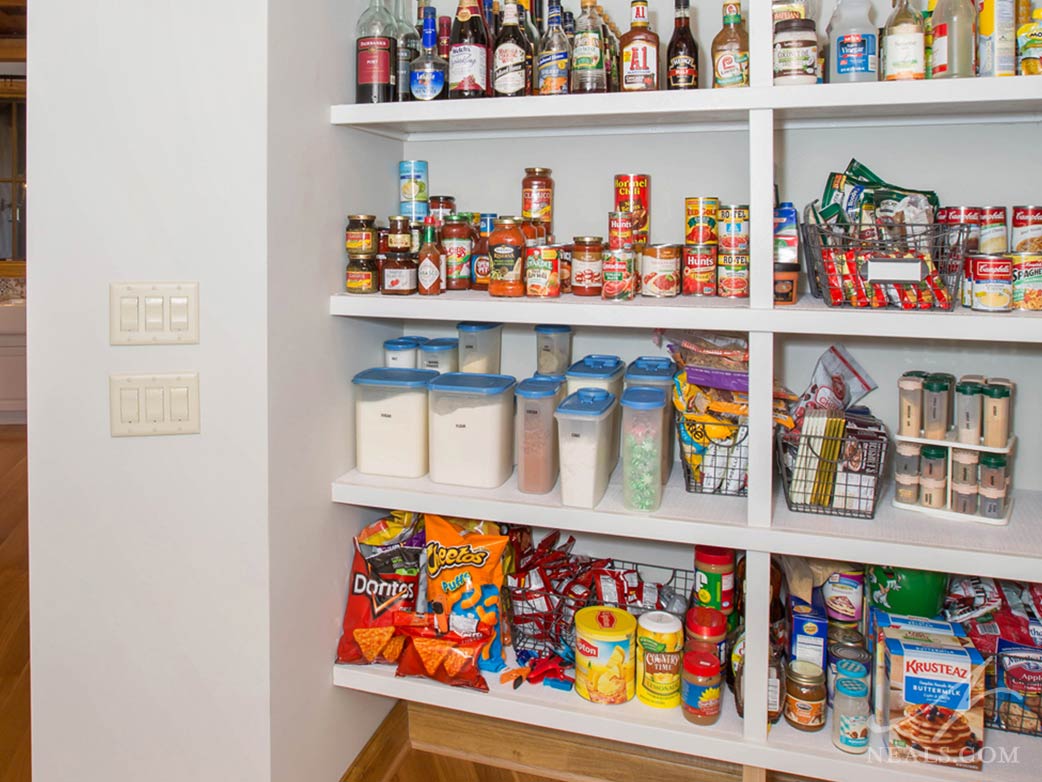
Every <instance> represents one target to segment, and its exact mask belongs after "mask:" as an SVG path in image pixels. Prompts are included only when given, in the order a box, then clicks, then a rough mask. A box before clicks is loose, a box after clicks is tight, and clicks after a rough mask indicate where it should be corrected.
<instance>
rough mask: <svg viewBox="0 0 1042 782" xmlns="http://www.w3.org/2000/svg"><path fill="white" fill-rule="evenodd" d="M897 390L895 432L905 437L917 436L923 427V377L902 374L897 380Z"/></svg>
mask: <svg viewBox="0 0 1042 782" xmlns="http://www.w3.org/2000/svg"><path fill="white" fill-rule="evenodd" d="M897 392H898V397H899V401H898V406H899V411H898V415H899V418H898V424H897V433H898V434H901V435H904V436H905V437H918V436H919V432H920V431H922V428H923V379H922V378H921V377H915V376H913V375H904V376H903V377H902V378H901V379H900V380H898V381H897Z"/></svg>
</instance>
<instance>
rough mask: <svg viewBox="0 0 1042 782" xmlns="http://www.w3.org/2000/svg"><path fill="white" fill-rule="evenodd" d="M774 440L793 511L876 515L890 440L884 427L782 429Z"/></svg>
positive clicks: (860, 516)
mask: <svg viewBox="0 0 1042 782" xmlns="http://www.w3.org/2000/svg"><path fill="white" fill-rule="evenodd" d="M804 427H805V428H806V421H805V422H804ZM775 442H776V445H777V451H776V455H777V463H778V471H779V472H780V473H781V477H782V486H783V487H784V490H785V503H786V504H787V505H788V506H789V510H791V511H796V512H799V513H816V514H820V515H825V516H843V517H846V518H854V519H871V518H874V517H875V515H876V506H877V505H878V504H879V497H880V495H881V494H882V490H883V479H884V476H885V474H886V473H885V468H886V457H887V452H888V450H889V442H890V441H889V438H888V437H887V435H886V432H885V431H882V432H869V431H864V430H857V431H854V430H851V431H846V432H844V433H843V434H841V435H838V436H834V435H824V434H821V435H819V434H805V433H800V434H793V433H792V432H786V431H782V430H779V431H778V432H777V435H776V438H775Z"/></svg>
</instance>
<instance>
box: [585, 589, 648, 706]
mask: <svg viewBox="0 0 1042 782" xmlns="http://www.w3.org/2000/svg"><path fill="white" fill-rule="evenodd" d="M636 632H637V620H636V619H634V618H633V616H632V615H631V614H630V613H629V612H628V611H624V610H623V609H621V608H612V607H610V606H590V607H588V608H583V609H582V610H580V611H577V612H576V614H575V691H576V692H577V693H578V694H579V695H580V696H582V697H583V698H585V699H586V700H588V701H593V702H594V703H625V702H626V701H628V700H630V699H631V698H632V697H633V691H634V657H633V647H634V637H635V635H636Z"/></svg>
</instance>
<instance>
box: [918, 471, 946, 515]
mask: <svg viewBox="0 0 1042 782" xmlns="http://www.w3.org/2000/svg"><path fill="white" fill-rule="evenodd" d="M947 494H948V481H946V480H945V479H944V478H940V479H937V478H920V479H919V504H920V505H922V506H923V507H924V508H943V507H944V506H945V505H946V504H947V501H948V497H947Z"/></svg>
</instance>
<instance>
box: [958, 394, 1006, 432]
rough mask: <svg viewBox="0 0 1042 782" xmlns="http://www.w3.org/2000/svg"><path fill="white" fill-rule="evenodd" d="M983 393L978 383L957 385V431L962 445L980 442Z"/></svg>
mask: <svg viewBox="0 0 1042 782" xmlns="http://www.w3.org/2000/svg"><path fill="white" fill-rule="evenodd" d="M981 391H982V388H981V386H980V385H979V384H978V383H957V384H956V386H955V411H956V412H955V430H956V432H957V433H958V437H959V442H960V443H968V444H970V445H976V444H977V443H979V442H980V433H981ZM1003 444H1005V443H1003Z"/></svg>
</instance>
